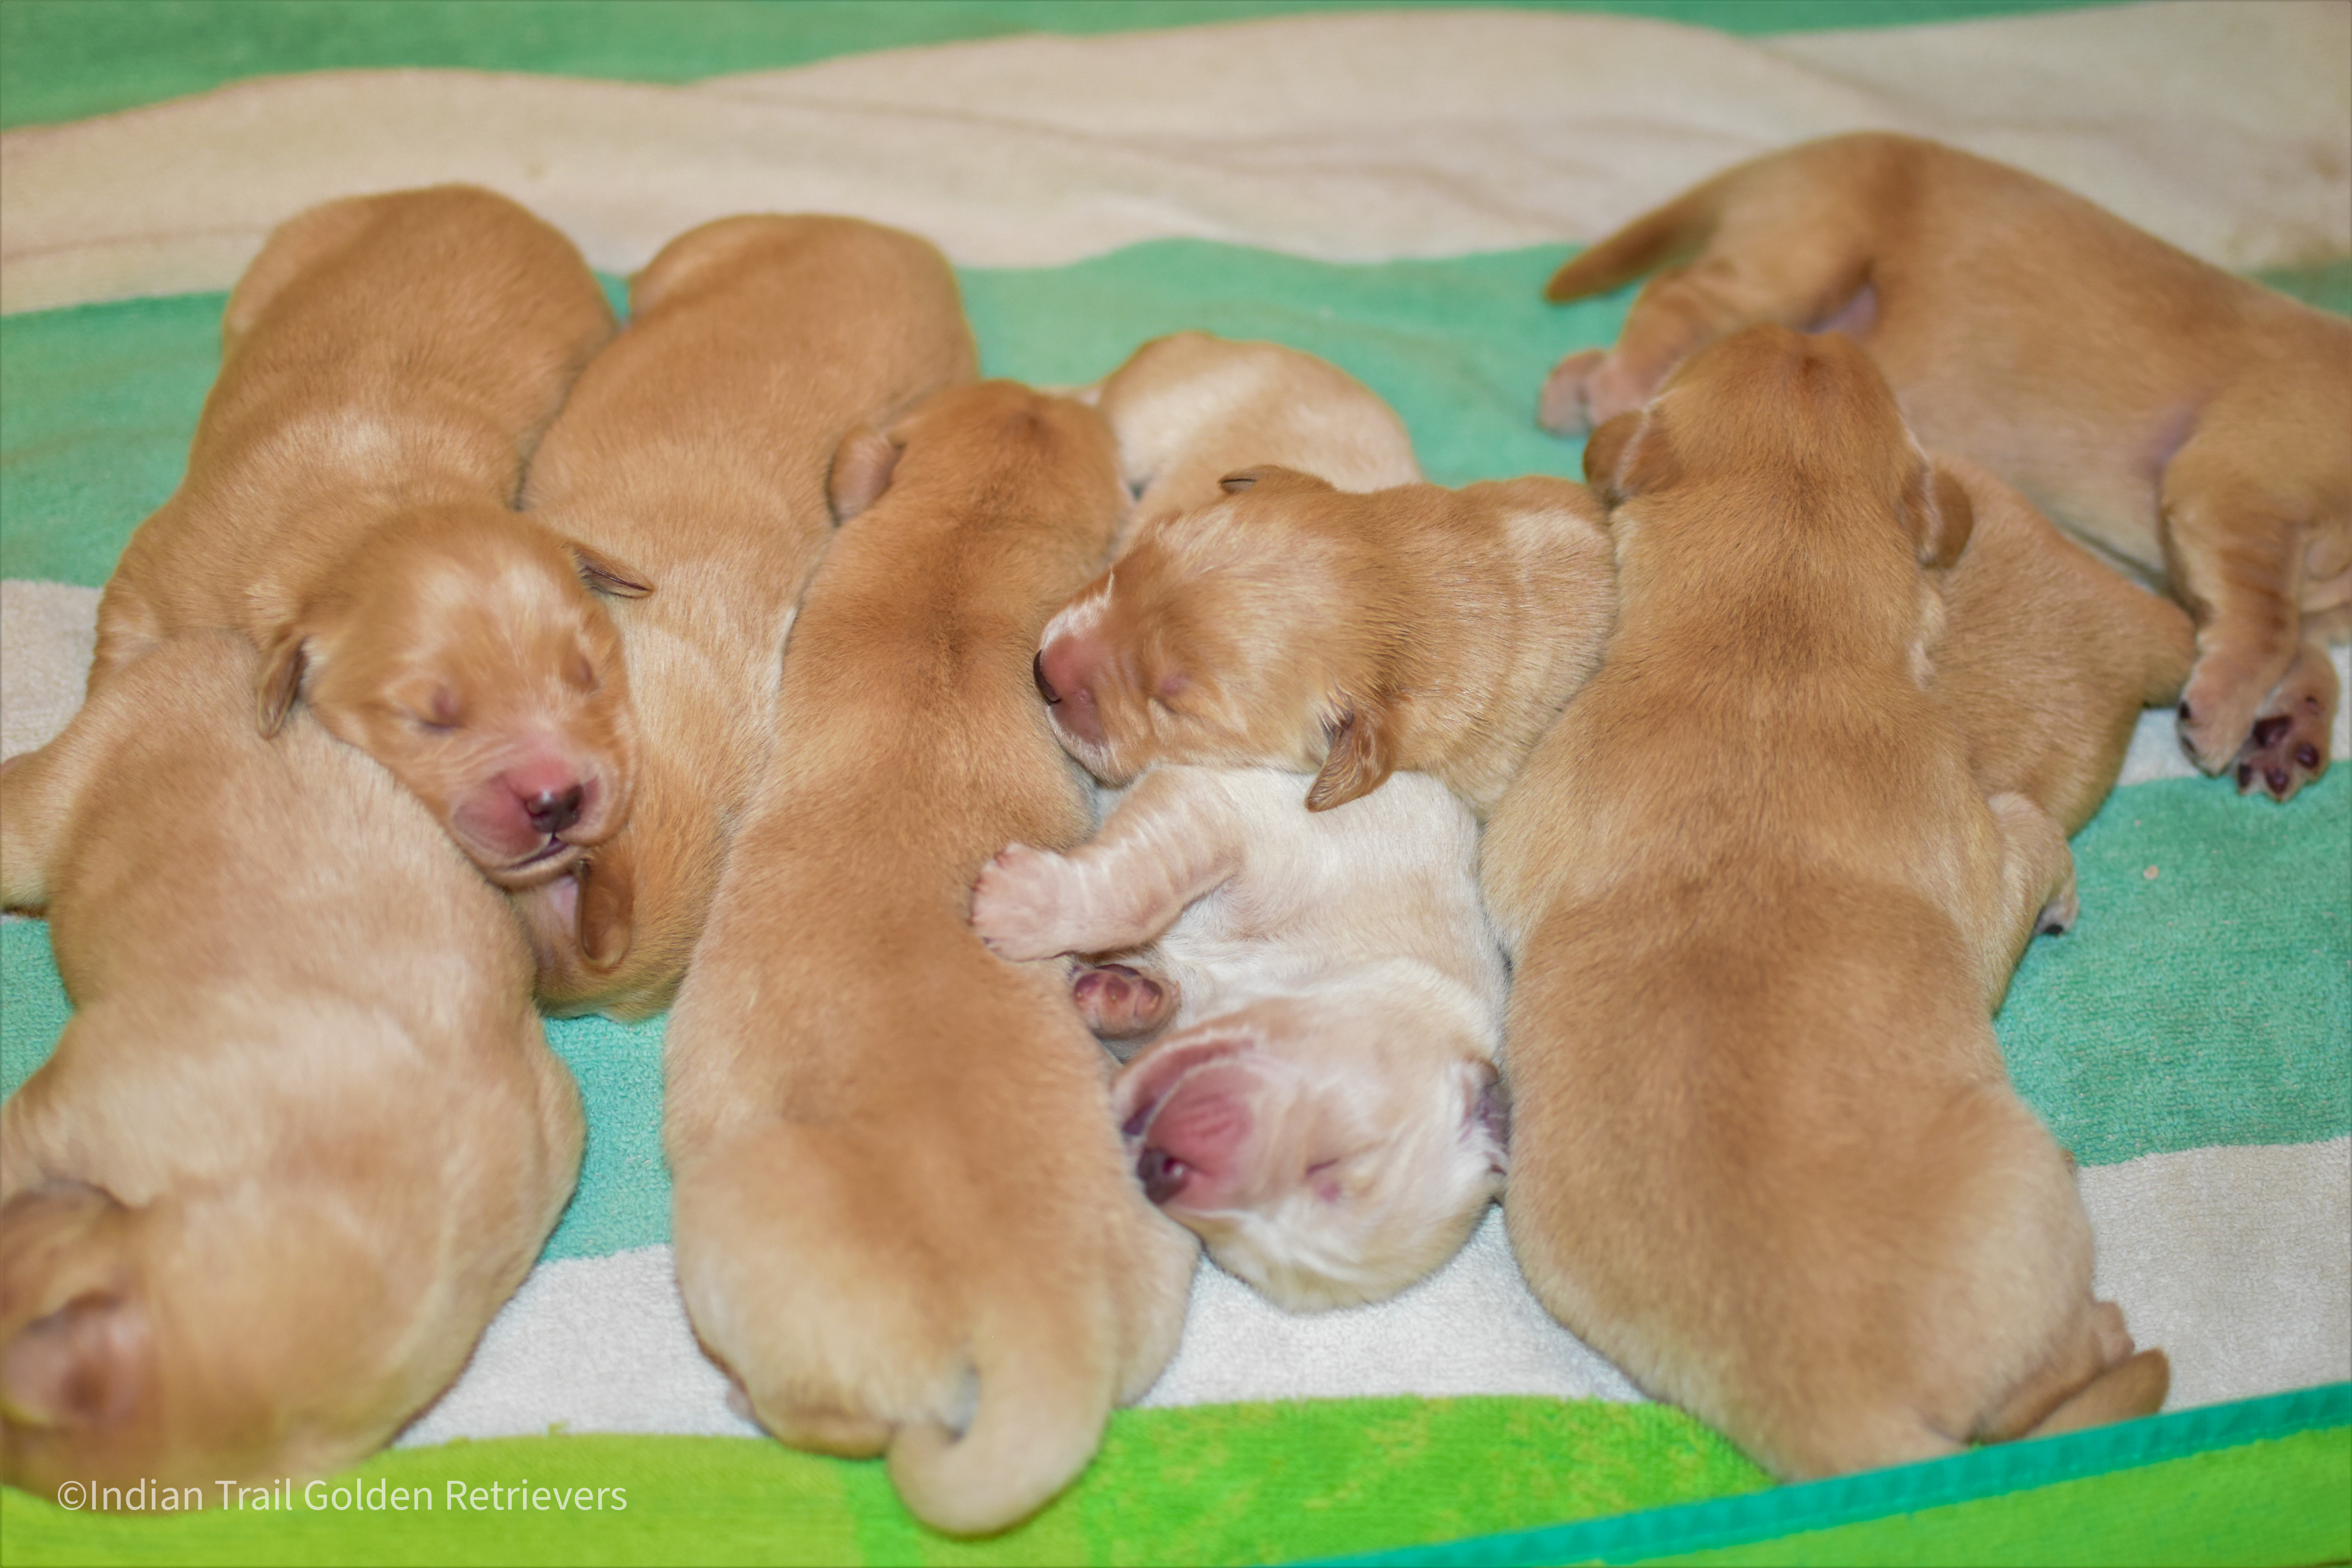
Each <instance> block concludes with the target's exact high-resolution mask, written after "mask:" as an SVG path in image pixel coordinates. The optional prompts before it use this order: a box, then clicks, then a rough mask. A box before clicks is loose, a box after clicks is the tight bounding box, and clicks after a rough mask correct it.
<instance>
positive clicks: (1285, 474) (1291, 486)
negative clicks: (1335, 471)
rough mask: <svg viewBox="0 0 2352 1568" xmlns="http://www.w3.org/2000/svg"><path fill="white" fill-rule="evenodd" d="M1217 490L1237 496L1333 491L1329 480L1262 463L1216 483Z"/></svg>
mask: <svg viewBox="0 0 2352 1568" xmlns="http://www.w3.org/2000/svg"><path fill="white" fill-rule="evenodd" d="M1217 488H1218V489H1222V490H1223V491H1224V492H1225V493H1226V494H1227V495H1239V494H1240V493H1241V492H1242V491H1244V490H1254V489H1280V490H1328V489H1337V488H1338V487H1336V486H1334V485H1333V484H1332V483H1331V481H1330V480H1328V479H1323V478H1321V477H1320V476H1318V475H1315V474H1308V473H1302V472H1300V471H1299V470H1298V469H1297V468H1283V467H1281V466H1280V465H1279V464H1275V463H1262V464H1260V465H1259V466H1258V467H1256V468H1241V469H1238V470H1236V471H1234V472H1233V473H1230V474H1227V475H1226V476H1225V477H1224V478H1223V479H1219V480H1218V481H1217Z"/></svg>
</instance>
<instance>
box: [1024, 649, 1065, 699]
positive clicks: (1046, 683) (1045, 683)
mask: <svg viewBox="0 0 2352 1568" xmlns="http://www.w3.org/2000/svg"><path fill="white" fill-rule="evenodd" d="M1029 673H1030V674H1031V675H1032V676H1033V677H1034V678H1035V679H1036V681H1037V695H1038V696H1040V697H1042V698H1044V699H1045V706H1046V707H1048V708H1051V707H1053V706H1054V705H1055V704H1056V703H1058V702H1060V701H1061V700H1062V698H1061V694H1060V693H1059V692H1057V691H1055V689H1054V683H1053V682H1052V681H1050V680H1048V679H1045V649H1044V648H1039V649H1038V650H1037V657H1036V658H1035V659H1034V660H1033V661H1032V662H1031V663H1030V666H1029Z"/></svg>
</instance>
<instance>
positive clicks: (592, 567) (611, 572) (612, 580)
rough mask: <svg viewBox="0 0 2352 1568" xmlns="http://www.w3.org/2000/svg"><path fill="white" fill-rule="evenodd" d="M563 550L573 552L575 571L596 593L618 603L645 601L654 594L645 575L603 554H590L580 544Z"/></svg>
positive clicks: (573, 543) (568, 543) (573, 542)
mask: <svg viewBox="0 0 2352 1568" xmlns="http://www.w3.org/2000/svg"><path fill="white" fill-rule="evenodd" d="M564 548H565V549H566V550H569V551H571V552H572V569H573V570H574V571H576V572H578V573H579V574H580V580H581V581H582V582H583V583H585V584H588V586H589V588H590V589H591V590H592V591H593V592H595V593H599V594H604V595H608V596H610V597H613V598H616V599H642V598H644V597H645V596H646V595H647V594H650V593H652V592H653V591H654V589H653V584H650V583H648V582H646V580H645V578H646V574H644V573H642V572H640V571H638V570H637V569H636V568H635V567H634V566H625V565H623V564H622V563H620V562H618V561H615V560H614V559H613V558H612V557H611V556H609V555H607V554H605V553H604V552H602V551H598V550H591V549H589V548H588V547H587V546H586V545H584V544H582V543H581V542H578V541H577V540H569V541H566V542H565V543H564Z"/></svg>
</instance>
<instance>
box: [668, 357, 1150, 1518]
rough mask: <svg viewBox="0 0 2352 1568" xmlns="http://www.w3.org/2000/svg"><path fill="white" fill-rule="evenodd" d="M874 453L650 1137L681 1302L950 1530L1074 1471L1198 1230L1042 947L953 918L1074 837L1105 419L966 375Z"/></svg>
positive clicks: (1033, 1500) (837, 1440)
mask: <svg viewBox="0 0 2352 1568" xmlns="http://www.w3.org/2000/svg"><path fill="white" fill-rule="evenodd" d="M889 441H890V442H891V443H892V444H893V446H894V447H896V448H898V455H896V457H895V468H892V467H891V466H890V465H889V464H887V463H886V464H884V465H882V467H881V468H879V469H878V470H877V471H876V472H874V473H873V474H870V475H868V476H867V477H866V479H864V480H862V482H861V483H860V484H859V485H857V486H856V487H855V490H854V491H853V492H852V493H846V494H845V496H844V501H845V505H844V509H843V510H845V511H847V512H850V513H853V514H854V515H853V516H852V517H851V520H850V521H847V522H845V524H844V526H843V527H842V530H841V532H840V534H839V536H838V537H837V538H836V539H835V542H834V544H833V546H832V548H831V549H830V550H829V551H828V552H826V554H825V558H824V562H823V563H822V564H821V565H820V566H819V567H818V569H817V572H816V575H815V576H814V578H813V579H812V580H811V582H810V584H809V588H808V593H807V595H806V596H805V598H804V599H803V603H802V606H801V611H800V616H799V618H798V620H797V621H796V623H795V624H794V626H793V637H792V642H791V645H790V647H788V648H787V650H786V653H785V657H784V667H783V689H782V696H781V699H780V701H779V704H778V718H777V725H776V745H775V750H774V752H773V754H772V760H771V763H770V765H769V768H768V771H767V773H765V775H764V776H763V777H762V779H761V783H760V785H759V787H758V789H757V791H756V792H755V793H754V795H753V797H752V803H751V811H750V814H749V816H747V817H746V819H745V821H744V824H743V826H742V827H741V829H740V831H739V833H738V834H737V836H736V839H735V845H734V849H733V851H732V853H731V855H730V858H729V861H728V864H727V868H726V870H725V871H724V872H723V873H722V874H721V877H720V879H719V892H718V895H717V899H716V900H715V902H714V904H713V906H712V910H711V914H710V921H709V925H708V927H707V928H706V930H705V931H704V933H703V940H702V944H701V946H700V948H699V949H698V951H697V952H696V955H695V963H694V967H693V968H692V969H691V970H690V971H689V972H688V975H687V979H686V984H685V985H684V986H683V988H682V989H681V991H680V993H679V995H678V1002H677V1009H676V1011H675V1012H674V1013H673V1014H672V1015H671V1019H670V1025H669V1034H668V1044H667V1071H668V1101H667V1113H666V1119H665V1126H664V1139H665V1142H666V1145H667V1149H668V1152H669V1159H670V1164H671V1168H672V1170H673V1171H674V1172H675V1173H676V1181H677V1185H676V1199H675V1209H674V1213H675V1216H676V1231H677V1266H678V1278H679V1284H680V1287H681V1289H682V1290H683V1291H684V1294H685V1298H686V1304H687V1310H688V1313H689V1315H690V1316H691V1317H692V1319H693V1321H694V1326H695V1330H696V1332H697V1333H698V1334H699V1335H700V1337H701V1340H702V1342H703V1344H704V1345H705V1346H706V1347H708V1349H709V1351H710V1352H711V1353H712V1354H713V1355H714V1356H716V1357H717V1358H718V1360H719V1362H720V1363H721V1364H723V1365H724V1366H725V1367H726V1368H727V1369H728V1370H729V1371H730V1373H732V1374H733V1375H734V1377H735V1379H736V1381H737V1382H738V1383H739V1384H740V1385H741V1387H742V1389H743V1390H744V1391H745V1393H746V1394H747V1395H748V1399H749V1403H750V1406H751V1409H752V1410H753V1411H754V1412H756V1414H757V1415H758V1418H759V1420H760V1421H761V1424H762V1425H763V1426H766V1427H767V1428H768V1429H769V1430H770V1431H771V1432H773V1433H775V1434H776V1435H777V1436H780V1437H782V1438H783V1439H784V1440H785V1441H786V1442H789V1443H792V1444H794V1445H796V1446H799V1447H813V1448H819V1449H824V1450H827V1451H831V1452H837V1453H845V1454H874V1453H877V1452H881V1451H883V1450H884V1449H886V1448H887V1451H888V1453H889V1462H890V1474H891V1478H892V1479H893V1480H894V1481H895V1482H896V1483H897V1485H898V1491H899V1494H900V1496H902V1497H903V1498H904V1499H905V1500H906V1501H907V1504H908V1507H909V1508H910V1509H912V1510H914V1512H915V1513H916V1514H917V1515H918V1516H919V1518H921V1519H923V1520H925V1521H928V1522H929V1523H931V1524H933V1525H936V1526H938V1527H940V1528H941V1529H943V1530H949V1531H957V1532H963V1533H970V1532H979V1531H993V1530H999V1529H1002V1528H1003V1527H1005V1526H1007V1525H1010V1524H1012V1523H1013V1522H1015V1521H1018V1520H1020V1519H1022V1518H1024V1517H1025V1516H1026V1515H1028V1514H1029V1513H1030V1512H1032V1511H1033V1510H1035V1509H1037V1508H1038V1507H1040V1506H1041V1505H1043V1504H1044V1503H1045V1501H1046V1500H1047V1499H1049V1498H1051V1497H1052V1496H1053V1495H1054V1494H1055V1492H1057V1491H1059V1490H1060V1489H1062V1488H1063V1487H1064V1486H1065V1485H1066V1484H1067V1483H1068V1482H1069V1480H1070V1479H1071V1478H1072V1477H1074V1476H1075V1475H1076V1474H1077V1472H1078V1470H1079V1469H1080V1468H1083V1467H1084V1465H1085V1464H1086V1462H1087V1458H1089V1457H1090V1456H1091V1455H1092V1453H1093V1452H1094V1448H1095V1446H1096V1444H1097V1441H1098V1440H1099V1438H1100V1435H1101V1432H1102V1426H1103V1423H1104V1421H1105V1419H1106V1418H1107V1416H1108V1413H1109V1411H1110V1409H1111V1406H1112V1405H1115V1404H1117V1403H1119V1402H1121V1401H1123V1400H1128V1399H1132V1398H1134V1397H1136V1396H1137V1395H1139V1394H1141V1393H1142V1392H1143V1390H1144V1389H1145V1388H1146V1387H1148V1386H1149V1385H1150V1382H1151V1380H1152V1379H1153V1378H1154V1377H1155V1376H1157V1375H1158V1373H1159V1372H1160V1367H1161V1366H1162V1364H1164V1363H1165V1362H1166V1361H1167V1359H1168V1357H1169V1355H1170V1354H1171V1352H1173V1351H1174V1349H1175V1345H1176V1339H1177V1334H1178V1332H1179V1331H1180V1329H1181V1325H1182V1320H1183V1311H1184V1300H1185V1296H1186V1292H1187V1289H1188V1287H1189V1284H1190V1280H1191V1270H1192V1263H1193V1258H1194V1248H1193V1246H1192V1239H1191V1238H1190V1237H1187V1236H1186V1235H1185V1234H1184V1233H1183V1231H1181V1229H1179V1228H1178V1227H1177V1226H1173V1225H1171V1224H1170V1223H1169V1222H1168V1221H1167V1220H1166V1219H1165V1218H1163V1217H1162V1216H1161V1215H1160V1214H1159V1213H1158V1212H1157V1211H1156V1210H1155V1209H1153V1208H1152V1206H1151V1205H1150V1203H1149V1202H1148V1201H1147V1200H1146V1199H1145V1197H1144V1195H1143V1193H1142V1191H1141V1189H1140V1188H1139V1187H1138V1186H1137V1185H1136V1183H1135V1179H1134V1176H1133V1174H1132V1173H1131V1172H1130V1169H1129V1161H1128V1160H1127V1158H1126V1157H1125V1155H1124V1152H1122V1150H1121V1149H1120V1147H1119V1140H1118V1129H1117V1127H1116V1125H1115V1123H1114V1122H1113V1121H1112V1119H1111V1112H1110V1105H1109V1095H1108V1084H1107V1082H1106V1081H1105V1080H1106V1061H1105V1058H1104V1057H1103V1055H1102V1053H1101V1051H1100V1050H1099V1049H1097V1047H1096V1045H1095V1043H1094V1041H1093V1039H1092V1038H1091V1037H1089V1036H1088V1035H1087V1030H1086V1027H1085V1026H1084V1025H1083V1024H1081V1023H1080V1022H1079V1020H1078V1017H1077V1016H1076V1012H1075V1011H1074V1010H1073V1009H1072V1008H1071V1006H1070V1002H1069V995H1068V991H1067V987H1066V984H1065V983H1064V980H1063V977H1062V972H1061V968H1060V966H1059V965H1058V964H1045V963H1038V964H1026V965H1014V964H1010V963H1005V962H1004V961H1003V960H1002V959H999V958H996V957H994V956H992V955H991V954H990V953H989V952H988V951H987V949H985V948H984V947H982V945H981V942H980V939H979V938H978V937H976V936H974V935H973V934H972V932H971V928H970V926H969V925H967V924H966V923H965V918H964V917H965V905H966V900H967V896H968V892H969V889H971V882H972V879H973V877H974V876H976V875H977V874H978V872H979V870H980V868H981V867H982V864H983V863H985V862H986V861H987V859H988V858H989V857H990V856H992V855H993V854H994V853H996V851H997V850H999V849H1000V848H1002V847H1003V846H1004V845H1005V844H1007V843H1008V842H1013V841H1016V840H1017V841H1020V842H1024V843H1030V844H1040V845H1045V846H1048V847H1063V846H1066V845H1070V844H1073V843H1075V842H1076V841H1077V840H1078V839H1079V838H1081V837H1084V836H1085V834H1086V832H1087V827H1088V825H1089V824H1088V811H1087V799H1086V792H1085V789H1084V787H1083V785H1082V784H1081V783H1080V781H1079V780H1078V778H1077V777H1076V774H1075V773H1074V772H1073V770H1072V769H1071V768H1070V765H1069V763H1067V762H1066V760H1065V759H1064V758H1063V756H1062V755H1061V753H1060V752H1058V751H1057V750H1056V749H1055V745H1054V742H1053V737H1052V735H1051V734H1050V733H1049V732H1048V731H1047V729H1046V726H1045V722H1044V716H1043V714H1042V713H1041V712H1040V711H1039V710H1038V707H1037V701H1036V698H1035V695H1034V692H1033V691H1032V690H1031V688H1030V670H1029V663H1030V657H1031V651H1032V650H1033V649H1034V647H1036V636H1037V630H1038V627H1039V626H1042V625H1043V624H1044V622H1045V616H1046V615H1047V614H1048V613H1049V612H1050V611H1051V609H1052V607H1053V606H1054V605H1056V604H1059V603H1060V602H1061V601H1063V600H1064V599H1066V598H1067V597H1068V596H1069V594H1070V593H1071V591H1072V590H1073V589H1074V588H1075V587H1076V586H1077V584H1080V583H1082V582H1084V581H1085V579H1086V575H1087V573H1088V572H1090V571H1092V570H1094V568H1095V566H1096V563H1097V562H1099V561H1100V559H1101V557H1102V552H1103V551H1104V550H1105V548H1106V547H1107V546H1108V542H1109V540H1110V534H1111V529H1112V526H1113V525H1114V523H1116V521H1118V516H1119V513H1120V511H1121V510H1122V508H1123V506H1124V504H1125V500H1126V498H1125V495H1124V494H1123V492H1122V490H1121V489H1120V486H1119V482H1118V464H1117V458H1116V453H1115V451H1114V448H1113V447H1112V443H1111V437H1110V432H1109V431H1108V428H1106V427H1105V426H1104V425H1103V423H1102V421H1101V419H1100V417H1099V416H1097V415H1096V414H1095V413H1094V411H1093V410H1091V409H1089V408H1087V407H1085V406H1083V405H1079V404H1076V403H1073V402H1069V401H1066V400H1064V399H1057V398H1050V397H1045V396H1043V395H1039V394H1036V393H1033V392H1031V391H1029V390H1028V389H1026V388H1024V387H1021V386H1017V385H1014V384H1011V383H1008V382H986V383H982V384H979V385H977V386H971V387H964V388H958V389H954V390H950V391H947V392H943V393H940V394H939V395H936V396H934V397H932V398H931V399H929V401H928V402H926V403H924V404H923V405H921V406H920V407H919V408H918V409H917V410H916V411H915V412H914V413H913V414H911V415H910V416H908V417H907V418H905V419H904V420H902V421H901V422H899V423H898V425H897V426H896V427H895V428H894V430H893V431H892V432H891V435H890V437H889ZM885 485H887V489H885V488H883V487H884V486H885ZM877 490H879V491H880V499H879V500H872V501H871V504H870V507H867V508H866V509H865V510H860V505H859V503H861V502H864V501H867V500H870V497H871V495H872V493H873V492H875V491H877Z"/></svg>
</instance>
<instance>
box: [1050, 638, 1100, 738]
mask: <svg viewBox="0 0 2352 1568" xmlns="http://www.w3.org/2000/svg"><path fill="white" fill-rule="evenodd" d="M1096 665H1097V654H1096V650H1095V649H1094V648H1092V647H1089V646H1087V644H1086V643H1085V642H1084V641H1082V640H1081V639H1079V638H1077V637H1055V639H1054V640H1053V641H1052V642H1050V643H1047V644H1046V645H1045V647H1043V648H1040V649H1039V650H1038V653H1037V661H1036V663H1035V665H1034V667H1033V672H1034V674H1035V676H1036V678H1037V691H1038V694H1039V695H1040V696H1042V697H1044V698H1045V701H1046V703H1047V704H1048V705H1049V706H1051V707H1052V708H1053V710H1054V722H1055V723H1056V724H1059V725H1060V726H1061V727H1062V728H1063V729H1065V730H1066V731H1069V732H1070V733H1071V734H1073V735H1075V736H1076V737H1077V738H1078V739H1079V740H1081V741H1085V742H1088V743H1089V744H1092V745H1097V746H1099V745H1101V744H1102V742H1103V725H1102V714H1101V712H1100V710H1098V709H1097V707H1096V706H1095V693H1094V677H1095V673H1096Z"/></svg>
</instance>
